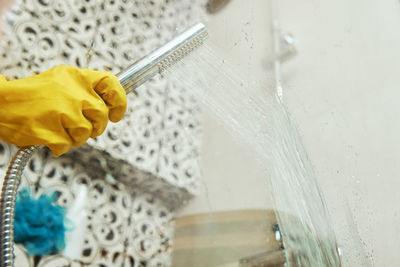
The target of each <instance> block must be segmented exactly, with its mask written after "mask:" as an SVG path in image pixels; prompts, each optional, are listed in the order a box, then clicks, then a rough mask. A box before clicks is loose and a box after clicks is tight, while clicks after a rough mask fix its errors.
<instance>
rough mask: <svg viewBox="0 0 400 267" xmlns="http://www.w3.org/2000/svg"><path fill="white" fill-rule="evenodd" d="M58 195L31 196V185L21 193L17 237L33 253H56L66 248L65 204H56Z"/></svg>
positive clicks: (16, 223) (17, 206)
mask: <svg viewBox="0 0 400 267" xmlns="http://www.w3.org/2000/svg"><path fill="white" fill-rule="evenodd" d="M57 198H58V197H57V194H56V193H51V194H43V195H41V196H40V197H39V198H38V199H35V198H33V197H32V196H31V192H30V190H29V188H23V189H22V190H21V191H20V192H19V193H18V195H17V201H16V205H15V221H14V240H15V243H19V244H22V245H24V246H25V248H26V250H27V253H28V254H30V255H50V254H55V253H57V252H59V251H61V250H62V249H64V248H65V231H66V226H65V213H66V210H65V208H64V207H61V206H58V205H55V204H54V203H55V202H56V201H57Z"/></svg>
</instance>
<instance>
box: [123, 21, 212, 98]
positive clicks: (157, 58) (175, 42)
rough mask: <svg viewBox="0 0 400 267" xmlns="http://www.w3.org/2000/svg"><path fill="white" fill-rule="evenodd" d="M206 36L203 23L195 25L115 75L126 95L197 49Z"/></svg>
mask: <svg viewBox="0 0 400 267" xmlns="http://www.w3.org/2000/svg"><path fill="white" fill-rule="evenodd" d="M207 36H208V33H207V30H206V26H205V25H204V24H203V23H197V24H195V25H194V26H192V27H191V28H189V29H187V30H186V31H184V32H183V33H181V34H180V35H178V36H177V37H175V38H174V39H172V40H171V41H169V42H168V43H166V44H165V45H163V46H161V47H160V48H158V49H156V50H154V51H153V52H151V53H150V54H149V55H147V56H145V57H143V58H142V59H140V60H138V61H137V62H135V63H134V64H132V65H131V66H129V67H128V68H127V69H125V70H123V71H122V72H120V73H119V74H117V77H118V79H119V81H120V83H121V85H122V86H123V87H124V88H125V90H126V93H130V92H132V91H133V92H134V91H135V89H136V88H137V87H139V86H140V85H141V84H143V83H144V82H146V81H148V80H149V79H151V78H152V77H154V76H155V75H156V74H157V73H162V72H163V71H164V70H165V69H167V68H169V67H170V66H172V65H173V64H175V63H176V62H178V61H179V60H181V59H182V58H184V57H185V56H186V55H188V54H189V53H190V52H192V51H193V50H195V49H196V48H197V47H199V46H200V45H201V44H202V43H203V42H204V40H205V39H206V38H207Z"/></svg>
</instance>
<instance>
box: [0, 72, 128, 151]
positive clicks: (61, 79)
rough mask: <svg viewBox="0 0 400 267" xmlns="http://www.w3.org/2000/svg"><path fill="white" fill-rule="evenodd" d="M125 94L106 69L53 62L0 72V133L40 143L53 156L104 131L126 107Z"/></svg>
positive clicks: (6, 137) (25, 142)
mask: <svg viewBox="0 0 400 267" xmlns="http://www.w3.org/2000/svg"><path fill="white" fill-rule="evenodd" d="M126 102H127V101H126V94H125V90H124V89H123V88H122V86H121V85H120V83H119V82H118V79H117V78H116V77H115V76H114V75H112V74H110V73H107V72H100V71H93V70H89V69H78V68H75V67H71V66H58V67H55V68H52V69H50V70H48V71H45V72H43V73H41V74H39V75H36V76H32V77H29V78H24V79H19V80H13V81H7V80H6V79H5V78H4V77H2V76H1V75H0V139H2V140H4V141H6V142H8V143H11V144H15V145H17V146H30V145H45V146H47V147H49V148H50V149H51V150H52V152H53V155H54V156H55V157H58V156H60V155H61V154H63V153H65V152H67V151H68V150H69V149H70V148H71V146H80V145H82V144H83V143H85V142H86V140H87V139H88V138H89V137H92V138H93V137H96V136H99V135H100V134H102V133H103V131H104V130H105V128H106V125H107V123H108V119H109V120H111V121H112V122H117V121H119V120H121V119H122V117H123V115H124V113H125V110H126Z"/></svg>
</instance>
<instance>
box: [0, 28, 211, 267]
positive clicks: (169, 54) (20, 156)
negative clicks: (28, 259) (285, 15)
mask: <svg viewBox="0 0 400 267" xmlns="http://www.w3.org/2000/svg"><path fill="white" fill-rule="evenodd" d="M206 37H207V31H206V29H205V26H204V24H202V23H198V24H196V25H194V26H193V27H191V28H189V29H188V30H186V31H184V32H183V33H181V34H180V35H178V36H177V37H175V38H174V39H172V40H171V41H169V42H168V43H166V44H165V45H163V46H162V47H160V48H158V49H157V50H154V51H153V52H152V53H150V54H149V55H148V56H146V57H144V58H142V59H140V60H139V61H137V62H136V63H134V64H132V65H131V66H129V67H128V68H127V69H126V70H124V71H122V72H121V73H119V74H117V76H118V79H119V81H120V83H121V85H122V86H123V87H124V88H125V90H126V93H130V92H135V89H136V88H137V87H139V86H140V85H141V84H143V83H144V82H146V81H148V80H149V79H151V78H152V77H153V76H155V75H156V74H157V73H162V72H163V71H164V70H165V69H167V68H168V67H170V66H172V65H173V64H175V63H176V62H177V61H179V60H181V59H182V58H183V57H185V56H186V55H187V54H189V53H190V52H191V51H193V50H194V49H196V48H197V47H198V46H200V45H201V44H202V43H203V41H204V40H205V38H206ZM39 148H40V146H30V147H24V148H20V149H19V150H18V151H17V153H16V154H15V156H14V158H13V159H12V161H11V163H10V164H9V167H8V171H7V173H6V175H5V177H4V181H3V187H2V190H1V198H0V267H12V266H14V227H13V226H14V208H15V199H16V194H17V190H18V186H19V184H20V181H21V175H22V172H23V170H24V168H25V165H26V163H27V162H28V161H29V159H30V158H31V156H32V154H33V153H34V152H35V151H36V150H38V149H39Z"/></svg>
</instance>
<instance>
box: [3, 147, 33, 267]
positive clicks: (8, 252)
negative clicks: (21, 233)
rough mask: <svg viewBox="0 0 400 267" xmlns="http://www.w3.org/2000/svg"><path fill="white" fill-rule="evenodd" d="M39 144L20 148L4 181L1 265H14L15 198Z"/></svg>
mask: <svg viewBox="0 0 400 267" xmlns="http://www.w3.org/2000/svg"><path fill="white" fill-rule="evenodd" d="M39 148H40V147H39V146H30V147H25V148H20V149H19V150H18V151H17V153H16V154H15V155H14V157H13V159H12V160H11V163H10V165H9V167H8V170H7V173H6V176H5V177H4V181H3V188H2V191H1V199H0V266H1V267H13V266H14V215H15V212H14V210H15V199H16V196H17V191H18V187H19V184H20V182H21V175H22V172H23V170H24V168H25V166H26V163H27V162H28V161H29V159H30V158H31V157H32V154H33V153H34V152H35V151H37V150H38V149H39Z"/></svg>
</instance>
